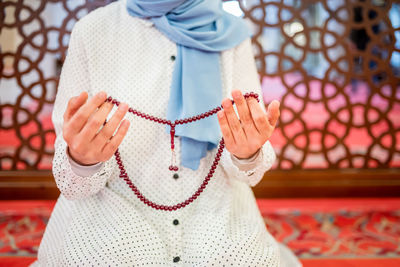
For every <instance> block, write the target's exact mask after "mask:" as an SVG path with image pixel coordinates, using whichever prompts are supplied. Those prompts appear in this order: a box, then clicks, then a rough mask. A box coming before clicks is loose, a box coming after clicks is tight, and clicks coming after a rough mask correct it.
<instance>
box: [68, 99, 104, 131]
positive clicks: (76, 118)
mask: <svg viewBox="0 0 400 267" xmlns="http://www.w3.org/2000/svg"><path fill="white" fill-rule="evenodd" d="M106 98H107V95H106V93H105V92H100V93H97V94H96V95H95V96H94V97H92V99H90V100H89V101H88V102H86V103H85V104H84V105H83V106H82V107H80V108H79V110H78V111H77V112H76V113H75V114H74V115H73V116H72V118H71V120H70V121H69V124H70V125H69V128H70V129H71V131H73V132H75V133H78V132H80V131H81V130H82V128H83V126H84V125H85V124H86V122H87V120H88V118H89V117H90V116H91V115H92V114H93V112H94V111H95V110H96V109H97V108H98V107H100V106H101V105H102V104H103V103H104V101H105V100H106Z"/></svg>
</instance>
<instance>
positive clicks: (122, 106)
mask: <svg viewBox="0 0 400 267" xmlns="http://www.w3.org/2000/svg"><path fill="white" fill-rule="evenodd" d="M119 108H120V109H121V110H123V111H125V110H127V109H128V104H126V103H121V105H119Z"/></svg>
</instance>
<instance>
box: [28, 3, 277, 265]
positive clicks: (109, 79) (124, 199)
mask: <svg viewBox="0 0 400 267" xmlns="http://www.w3.org/2000/svg"><path fill="white" fill-rule="evenodd" d="M175 55H176V45H175V44H174V43H172V42H171V41H170V40H168V39H167V38H166V37H165V36H163V35H162V34H161V33H160V32H159V31H158V30H157V29H156V28H155V27H153V26H152V24H151V23H150V22H149V21H146V20H141V19H138V18H134V17H131V16H129V15H128V13H127V11H126V10H125V7H124V2H123V1H119V2H116V3H112V4H110V5H108V6H106V7H103V8H99V9H96V10H95V11H93V12H91V13H90V14H89V15H87V16H85V17H84V18H83V19H81V20H80V21H79V22H77V23H76V25H75V27H74V30H73V32H72V36H71V40H70V46H69V52H68V56H67V59H66V62H65V64H64V66H63V70H62V74H61V80H60V85H59V89H58V94H57V98H56V102H55V106H54V107H55V108H54V112H53V122H54V126H55V130H56V133H57V139H56V144H55V148H56V152H55V156H54V162H53V173H54V177H55V180H56V182H57V186H58V188H59V189H60V191H61V195H60V197H59V199H58V201H57V204H56V206H55V208H54V211H53V214H52V216H51V218H50V220H49V223H48V226H47V228H46V232H45V235H44V237H43V240H42V243H41V245H40V249H39V255H38V261H37V262H35V263H34V266H279V261H280V253H279V247H278V244H277V243H276V241H275V240H274V239H273V238H272V237H271V235H270V234H269V233H268V232H267V230H266V228H265V224H264V222H263V220H262V217H261V215H260V213H259V211H258V208H257V205H256V202H255V198H254V195H253V193H252V191H251V189H250V186H253V185H255V184H257V183H258V182H259V181H260V179H261V178H262V176H263V174H264V172H265V171H267V170H268V169H269V168H270V167H271V165H272V163H273V161H274V160H275V154H274V151H273V149H272V147H271V145H270V144H269V143H267V144H266V145H265V146H264V147H263V149H262V151H261V152H260V155H259V156H258V157H257V159H256V160H257V164H256V166H255V167H254V168H253V169H252V170H251V171H249V170H246V171H243V170H241V168H240V167H238V164H235V163H234V162H233V161H232V158H231V155H230V154H229V152H227V151H226V150H225V151H224V153H223V155H222V158H221V163H220V165H219V166H218V168H217V170H216V172H215V174H214V177H213V178H212V179H211V181H210V183H209V184H208V186H207V188H206V190H205V191H204V192H203V193H202V194H201V196H200V197H199V198H198V199H197V200H196V201H194V202H193V203H192V204H191V205H189V206H187V207H185V208H183V209H180V210H177V211H173V212H167V211H160V210H154V209H151V208H150V207H147V206H146V205H144V204H143V203H141V202H140V201H139V200H138V199H137V198H136V197H135V196H134V195H133V193H132V191H131V190H130V188H129V187H128V186H127V185H126V184H125V182H124V181H123V180H121V179H120V178H119V177H118V167H117V165H116V163H115V159H114V158H111V159H110V160H108V161H107V162H105V163H104V164H103V165H101V167H100V168H99V170H98V171H96V172H95V173H94V174H92V175H90V176H85V177H82V176H79V175H77V174H76V173H75V172H74V171H73V170H72V169H71V165H70V163H69V160H68V156H67V153H66V143H65V141H64V140H63V138H62V117H63V113H64V111H65V109H66V104H67V100H68V99H69V98H70V97H72V96H75V95H78V94H79V93H80V92H81V91H82V90H87V91H88V92H89V95H90V96H92V95H94V94H96V93H97V92H98V91H100V90H103V91H106V92H107V93H108V94H109V95H112V96H113V97H114V98H116V99H120V100H122V101H124V102H127V103H128V104H129V105H130V106H132V107H135V108H136V109H138V110H141V111H143V112H146V113H148V114H151V115H154V116H157V117H164V118H165V117H166V107H167V102H168V98H169V87H170V83H171V79H172V72H173V68H174V60H173V58H174V56H175ZM220 64H221V70H222V73H221V75H222V80H223V95H225V96H229V95H230V91H231V89H233V88H239V89H241V90H242V91H243V92H250V91H254V92H256V93H258V94H260V95H261V90H260V84H259V80H258V77H257V72H256V68H255V63H254V59H253V56H252V49H251V44H250V40H246V41H245V42H243V43H242V44H241V45H239V46H238V47H236V48H234V49H231V50H228V51H225V52H223V53H222V55H221V62H220ZM127 118H128V119H129V120H130V121H131V126H130V129H129V131H128V134H127V136H126V138H125V139H124V141H123V143H122V144H121V146H120V148H119V149H120V153H121V157H122V159H123V161H124V163H125V168H126V170H127V172H128V173H129V176H130V177H131V179H132V181H133V183H134V184H135V185H136V186H137V187H138V188H139V190H140V191H141V192H142V193H143V194H144V195H145V196H146V197H148V198H149V199H151V200H152V201H154V202H156V203H159V204H164V205H171V204H175V203H178V202H181V201H182V200H185V199H186V198H188V197H189V196H191V195H192V194H193V192H194V191H195V190H196V189H197V188H198V186H199V184H200V183H201V182H202V180H203V179H204V177H205V176H206V174H207V171H208V169H209V167H210V166H211V164H212V160H213V158H214V155H215V153H216V151H215V150H213V151H209V152H208V153H207V156H206V157H205V158H203V159H202V160H201V162H200V167H199V169H198V170H196V171H193V170H190V169H187V168H184V167H180V170H179V171H178V172H177V175H175V177H174V173H173V172H171V171H169V170H168V166H169V165H170V153H171V152H170V147H169V133H168V132H167V131H166V128H165V127H164V126H160V125H159V124H156V123H151V122H149V121H146V120H143V119H140V118H138V117H134V116H129V115H128V116H127ZM176 150H177V156H178V159H177V160H178V163H179V155H180V143H179V139H178V140H177V142H176Z"/></svg>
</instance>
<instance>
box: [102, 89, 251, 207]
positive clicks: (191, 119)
mask: <svg viewBox="0 0 400 267" xmlns="http://www.w3.org/2000/svg"><path fill="white" fill-rule="evenodd" d="M244 97H245V98H249V97H253V98H255V99H257V101H259V99H258V94H256V93H247V94H245V95H244ZM106 102H110V103H112V104H114V105H116V106H119V105H120V103H121V102H119V101H118V100H116V99H113V98H112V97H111V96H109V97H108V98H107V100H106ZM232 104H234V102H233V100H232ZM221 109H222V106H218V107H216V108H214V109H211V110H209V111H207V112H204V113H202V114H200V115H196V116H193V117H189V118H185V119H180V120H175V121H173V122H172V121H170V120H166V119H162V118H158V117H155V116H152V115H149V114H146V113H143V112H140V111H137V110H136V109H133V108H131V107H130V108H129V109H128V112H130V113H132V114H133V115H136V116H138V117H141V118H143V119H146V120H150V121H153V122H156V123H160V124H165V125H169V126H170V136H171V151H172V157H171V165H170V166H169V168H168V169H169V170H170V171H178V166H177V165H176V161H175V142H174V139H175V127H176V126H177V125H183V124H188V123H192V122H195V121H197V120H201V119H204V118H207V117H209V116H212V115H214V114H216V113H217V112H218V111H220V110H221ZM224 147H225V143H224V139H223V138H222V139H221V141H220V142H219V146H218V150H217V153H216V155H215V158H214V161H213V163H212V165H211V168H210V170H209V171H208V174H207V176H206V177H205V178H204V180H203V182H202V183H201V185H200V186H199V188H198V189H197V190H196V192H195V193H194V194H193V195H192V196H191V197H189V198H188V199H186V200H185V201H182V202H181V203H178V204H175V205H169V206H168V205H159V204H156V203H154V202H152V201H151V200H149V199H148V198H146V197H145V196H144V195H143V194H142V193H141V192H140V191H139V189H138V188H137V187H136V186H135V185H134V184H133V183H132V181H131V179H130V178H129V176H128V173H127V172H126V169H125V167H124V164H123V162H122V159H121V154H120V153H119V150H118V149H117V150H116V151H115V153H114V156H115V160H116V161H117V164H118V167H119V170H120V174H119V177H120V178H122V179H123V180H124V181H125V182H126V184H127V185H128V186H129V187H130V188H131V190H132V191H133V193H134V194H135V195H136V197H137V198H138V199H139V200H140V201H142V202H143V203H144V204H146V205H147V206H149V207H151V208H153V209H156V210H165V211H174V210H177V209H181V208H184V207H186V206H187V205H189V204H190V203H192V202H193V201H194V200H195V199H197V198H198V197H199V196H200V194H201V193H202V192H203V191H204V189H205V188H206V186H207V184H208V182H209V181H210V179H211V178H212V177H213V175H214V172H215V170H216V168H217V166H218V163H219V161H220V159H221V155H222V152H223V151H224Z"/></svg>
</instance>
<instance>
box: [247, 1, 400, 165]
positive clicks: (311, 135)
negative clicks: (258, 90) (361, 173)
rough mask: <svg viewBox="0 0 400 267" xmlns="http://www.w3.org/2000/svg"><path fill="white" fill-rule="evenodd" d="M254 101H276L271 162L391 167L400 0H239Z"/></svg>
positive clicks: (399, 145)
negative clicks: (249, 31)
mask: <svg viewBox="0 0 400 267" xmlns="http://www.w3.org/2000/svg"><path fill="white" fill-rule="evenodd" d="M240 6H241V8H242V10H243V11H244V15H245V17H246V18H247V19H248V20H249V21H250V22H251V24H252V27H253V30H254V36H253V44H254V47H255V53H256V59H257V63H258V68H259V72H260V76H261V79H262V82H263V90H264V99H265V101H266V102H269V101H270V100H271V99H273V98H278V99H280V100H281V103H282V116H281V119H280V121H279V124H280V125H279V126H280V127H279V129H278V130H277V132H276V134H275V135H274V137H273V140H272V141H273V144H274V145H275V149H276V150H277V152H278V153H279V162H278V163H277V164H278V168H282V169H292V168H293V169H298V168H388V167H394V166H395V167H399V166H400V154H399V152H400V79H399V78H400V50H399V48H400V19H399V18H400V3H399V2H398V1H385V0H368V1H363V0H352V1H345V0H335V1H333V0H325V1H323V0H320V1H317V0H315V1H311V0H309V1H301V0H287V1H284V0H282V1H271V0H263V1H255V0H246V1H244V0H243V1H240Z"/></svg>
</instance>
